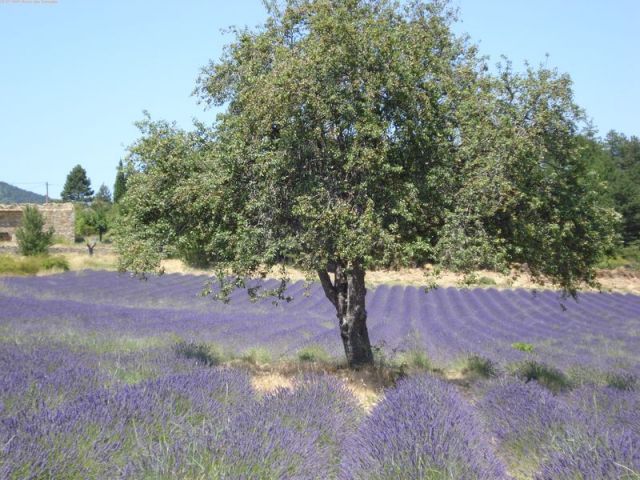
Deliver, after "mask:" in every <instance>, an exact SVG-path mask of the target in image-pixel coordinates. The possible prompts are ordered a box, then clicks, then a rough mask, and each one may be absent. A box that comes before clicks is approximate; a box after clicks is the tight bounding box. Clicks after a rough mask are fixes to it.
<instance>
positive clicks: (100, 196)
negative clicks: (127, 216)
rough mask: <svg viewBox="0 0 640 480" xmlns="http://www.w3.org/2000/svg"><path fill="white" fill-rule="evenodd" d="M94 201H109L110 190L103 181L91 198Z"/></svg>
mask: <svg viewBox="0 0 640 480" xmlns="http://www.w3.org/2000/svg"><path fill="white" fill-rule="evenodd" d="M93 201H94V202H102V203H111V190H109V187H107V186H106V185H105V184H104V183H103V184H102V185H100V188H99V189H98V193H96V196H95V197H94V199H93Z"/></svg>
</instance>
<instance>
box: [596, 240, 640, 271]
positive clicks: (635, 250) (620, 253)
mask: <svg viewBox="0 0 640 480" xmlns="http://www.w3.org/2000/svg"><path fill="white" fill-rule="evenodd" d="M620 267H624V268H630V269H633V270H640V241H635V242H633V243H630V244H628V245H625V246H622V247H620V248H619V249H618V250H616V252H615V253H614V254H613V255H611V256H609V257H607V258H605V259H604V260H602V261H601V262H600V263H599V264H598V268H620Z"/></svg>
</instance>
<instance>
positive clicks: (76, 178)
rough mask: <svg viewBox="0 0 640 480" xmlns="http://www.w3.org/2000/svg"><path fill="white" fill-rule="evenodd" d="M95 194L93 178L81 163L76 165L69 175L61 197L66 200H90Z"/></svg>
mask: <svg viewBox="0 0 640 480" xmlns="http://www.w3.org/2000/svg"><path fill="white" fill-rule="evenodd" d="M92 196H93V190H92V189H91V180H89V177H87V172H86V170H85V169H84V168H82V166H81V165H76V166H75V167H73V169H71V171H70V172H69V174H68V175H67V180H66V182H65V184H64V187H63V189H62V193H61V197H62V200H64V201H65V202H89V201H91V197H92Z"/></svg>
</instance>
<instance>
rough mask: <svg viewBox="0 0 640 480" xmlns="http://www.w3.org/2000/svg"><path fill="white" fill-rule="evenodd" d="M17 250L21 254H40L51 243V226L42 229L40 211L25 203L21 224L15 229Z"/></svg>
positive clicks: (47, 248)
mask: <svg viewBox="0 0 640 480" xmlns="http://www.w3.org/2000/svg"><path fill="white" fill-rule="evenodd" d="M16 240H17V241H18V250H19V251H20V253H21V254H22V255H27V256H29V255H42V254H46V253H47V252H48V251H49V246H50V245H51V244H52V243H53V228H50V229H49V230H48V231H44V218H43V216H42V214H41V213H40V211H39V210H38V209H37V208H36V207H33V206H31V205H27V206H26V207H25V208H24V210H23V213H22V224H21V225H20V227H19V228H18V229H17V230H16Z"/></svg>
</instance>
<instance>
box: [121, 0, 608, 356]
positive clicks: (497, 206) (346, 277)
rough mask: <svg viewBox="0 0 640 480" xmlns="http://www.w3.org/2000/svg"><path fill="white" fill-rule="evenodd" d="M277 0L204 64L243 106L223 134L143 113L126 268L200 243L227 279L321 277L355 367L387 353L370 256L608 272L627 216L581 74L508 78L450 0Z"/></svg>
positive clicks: (534, 270)
mask: <svg viewBox="0 0 640 480" xmlns="http://www.w3.org/2000/svg"><path fill="white" fill-rule="evenodd" d="M267 7H268V11H269V18H268V20H267V22H266V23H265V25H264V26H263V27H262V28H260V29H257V30H255V31H250V30H236V31H235V38H234V40H233V41H232V42H231V43H230V44H229V45H228V46H227V48H226V50H225V53H224V55H223V56H222V58H221V59H219V60H217V61H212V62H211V63H210V64H209V65H208V66H207V67H205V68H204V69H203V71H202V74H201V76H200V77H199V80H198V84H197V87H196V93H197V95H198V96H199V97H200V99H201V100H202V101H203V102H204V103H206V104H208V105H211V106H224V107H226V111H225V112H224V113H222V114H220V115H219V116H218V118H217V122H216V123H215V125H214V127H213V128H212V129H208V128H206V127H204V126H203V125H196V128H195V130H194V131H191V132H185V131H181V130H179V129H177V128H176V127H175V126H174V125H172V124H169V123H167V122H152V121H151V120H150V119H148V118H147V119H146V120H145V121H143V122H141V123H140V127H141V129H142V133H143V135H142V137H141V139H140V140H139V141H138V142H137V143H136V144H134V145H133V146H132V147H131V150H130V156H129V162H130V165H131V168H132V171H133V172H135V173H133V174H132V175H130V177H129V178H128V184H127V187H128V192H127V196H126V197H125V200H124V204H123V209H122V213H123V217H122V222H121V225H120V228H119V231H120V234H119V238H120V240H119V242H118V248H119V251H120V253H121V255H122V258H121V262H122V263H121V267H122V268H123V269H130V270H134V271H148V270H150V269H153V268H158V266H159V262H160V260H161V259H162V258H163V257H165V256H167V255H180V256H183V257H187V258H197V259H198V260H199V261H200V262H202V263H205V264H208V265H211V266H213V267H215V268H216V270H217V271H218V272H219V278H220V280H221V285H222V289H223V292H226V291H227V289H226V287H234V286H244V285H245V281H244V279H245V278H247V277H252V276H264V275H266V271H267V270H268V269H269V268H270V267H273V266H274V265H282V264H295V265H296V266H298V267H300V268H303V269H304V270H306V271H308V272H315V273H316V274H317V275H318V278H319V279H320V281H321V283H322V285H323V287H324V289H325V293H326V294H327V297H328V298H329V300H330V301H331V302H332V303H333V304H334V306H335V307H336V310H337V313H338V318H339V321H340V327H341V334H342V338H343V341H344V342H345V350H346V353H347V357H348V359H349V362H350V364H352V365H355V364H358V363H369V362H370V361H371V358H372V357H371V349H370V346H369V345H368V343H369V341H368V336H367V333H366V311H365V310H364V297H365V291H366V290H365V289H364V274H365V272H366V270H367V269H370V268H377V267H381V266H390V267H397V266H402V265H410V264H416V263H422V262H425V261H432V262H437V263H439V264H441V265H443V266H445V267H447V268H451V269H454V270H457V271H470V270H472V269H476V268H492V269H506V268H508V267H509V266H512V265H514V264H526V265H527V267H528V271H529V272H530V273H531V274H532V275H534V276H546V277H549V278H550V279H552V281H555V282H557V283H558V284H559V285H561V286H562V287H563V288H565V289H566V290H567V291H570V292H573V291H575V288H576V286H577V285H578V284H579V283H580V282H587V283H593V281H594V271H593V267H594V265H595V263H596V262H597V261H598V259H599V258H600V256H601V255H602V254H603V252H605V251H606V250H607V249H608V248H610V247H611V245H612V244H613V241H614V237H615V236H614V232H613V226H614V224H615V222H616V215H615V213H614V212H613V211H612V210H611V209H609V208H607V207H606V206H603V205H600V204H599V203H598V193H597V188H598V185H597V184H596V182H595V181H594V179H593V178H592V177H591V176H590V175H588V172H587V171H586V167H585V162H583V161H581V159H580V156H579V155H578V147H579V145H578V141H577V133H578V131H579V127H580V123H581V122H582V119H583V114H582V111H581V110H580V109H579V108H578V107H577V106H576V105H575V103H574V102H573V95H572V91H571V81H570V78H569V77H568V76H567V75H560V74H558V73H557V72H555V71H553V70H550V69H547V68H542V67H541V68H532V67H528V68H527V69H526V71H525V72H524V73H518V72H515V71H514V70H513V69H512V68H511V65H510V64H509V63H508V62H507V63H506V64H505V65H503V66H502V67H500V68H499V71H498V73H497V74H491V73H489V69H488V67H487V65H486V63H485V60H483V59H482V58H481V57H479V55H478V52H477V48H476V47H475V46H474V45H473V44H471V43H470V41H469V40H468V39H467V38H465V37H458V36H456V35H455V34H454V33H453V31H452V30H451V22H452V21H453V20H454V16H453V14H452V13H451V11H450V10H449V9H448V8H447V6H446V4H443V3H442V2H433V3H421V2H411V3H409V4H399V3H395V2H391V1H386V0H378V1H365V0H288V1H286V2H284V3H283V4H280V3H277V2H269V3H267ZM228 274H232V277H231V278H232V281H231V282H230V283H229V278H230V277H228ZM225 278H226V279H227V283H225V282H224V279H225ZM282 280H283V282H282V284H281V285H282V287H284V285H285V280H286V272H285V271H284V270H283V278H282ZM251 291H252V292H253V293H255V290H253V289H252V290H251ZM282 292H283V288H280V289H277V290H276V291H275V292H269V293H276V294H282ZM348 344H350V346H349V345H348ZM364 344H366V347H365V346H362V345H364ZM358 345H361V346H362V347H360V346H358ZM349 348H351V350H349ZM354 348H355V350H354Z"/></svg>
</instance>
